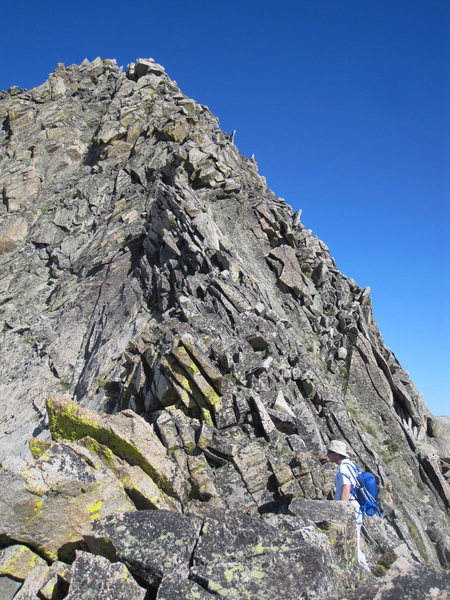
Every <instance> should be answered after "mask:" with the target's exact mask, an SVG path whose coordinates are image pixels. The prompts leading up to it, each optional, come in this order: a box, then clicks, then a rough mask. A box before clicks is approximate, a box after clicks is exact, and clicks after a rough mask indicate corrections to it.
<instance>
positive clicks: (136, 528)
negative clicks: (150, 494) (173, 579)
mask: <svg viewBox="0 0 450 600" xmlns="http://www.w3.org/2000/svg"><path fill="white" fill-rule="evenodd" d="M201 525H202V522H201V521H200V520H199V519H196V518H192V517H186V516H183V515H180V514H178V513H171V512H167V511H139V512H135V513H124V514H121V515H112V516H110V517H108V518H106V519H101V520H99V521H95V522H93V523H92V524H91V526H90V527H89V529H85V531H84V532H83V538H84V541H85V543H86V544H87V546H88V548H89V550H90V551H91V552H95V553H98V554H103V555H104V556H108V557H109V558H111V559H112V560H121V561H122V562H123V563H125V564H126V565H127V566H128V568H129V569H130V570H131V571H132V572H133V573H135V574H136V575H137V576H139V577H140V578H141V579H143V580H144V581H146V582H147V583H148V584H149V585H152V586H157V584H158V583H159V581H160V580H161V578H162V576H163V574H165V573H176V574H177V576H178V577H180V578H183V577H187V575H188V571H189V563H190V560H191V556H192V552H193V549H194V547H195V544H196V543H197V539H198V536H199V534H200V528H201Z"/></svg>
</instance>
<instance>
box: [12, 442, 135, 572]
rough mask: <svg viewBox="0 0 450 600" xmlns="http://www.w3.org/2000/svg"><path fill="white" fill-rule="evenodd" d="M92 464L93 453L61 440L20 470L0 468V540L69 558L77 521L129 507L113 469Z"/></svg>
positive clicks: (76, 540)
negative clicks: (22, 544) (0, 491)
mask: <svg viewBox="0 0 450 600" xmlns="http://www.w3.org/2000/svg"><path fill="white" fill-rule="evenodd" d="M92 465H95V455H92V454H91V453H90V452H89V451H88V450H86V449H85V448H77V447H76V445H74V444H70V443H64V442H62V443H54V444H52V445H51V447H50V448H49V449H48V450H47V452H46V453H44V455H42V456H41V457H40V458H39V460H38V461H36V462H35V463H34V464H30V465H29V468H27V469H25V470H24V471H23V472H22V473H21V474H18V473H14V472H12V471H3V472H0V486H1V489H2V490H3V491H2V494H1V495H0V542H1V543H5V542H6V543H8V542H11V541H15V542H22V543H24V544H27V545H29V546H30V547H32V548H34V549H36V550H37V551H38V552H39V553H40V554H41V555H43V556H45V558H47V559H48V560H51V561H54V560H56V559H57V558H58V556H59V557H60V558H62V559H66V558H71V554H72V552H73V548H74V545H76V544H78V543H79V542H80V541H81V536H80V534H79V533H78V528H79V526H80V525H82V524H83V523H86V522H87V523H89V522H90V521H91V520H94V519H96V518H101V517H105V516H106V515H109V514H113V513H117V512H123V511H130V510H133V509H134V506H133V504H132V503H131V501H130V500H129V499H128V497H127V495H126V493H125V491H124V489H123V486H122V485H121V484H120V482H119V481H118V480H117V479H116V477H115V476H114V475H113V474H112V472H111V471H107V470H104V471H103V470H101V469H96V468H94V467H93V466H92Z"/></svg>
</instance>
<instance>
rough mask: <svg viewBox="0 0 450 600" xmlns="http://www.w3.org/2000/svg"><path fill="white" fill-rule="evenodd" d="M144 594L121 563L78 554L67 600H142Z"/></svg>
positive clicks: (142, 589)
mask: <svg viewBox="0 0 450 600" xmlns="http://www.w3.org/2000/svg"><path fill="white" fill-rule="evenodd" d="M146 593H147V591H146V590H145V589H144V588H141V587H140V586H139V585H138V584H137V583H136V581H134V579H133V577H132V576H131V574H130V572H129V571H128V569H127V568H126V566H125V565H123V564H122V563H120V562H116V563H111V562H110V561H109V560H108V559H106V558H103V557H102V556H93V555H92V554H89V553H88V552H80V551H77V553H76V558H75V562H74V563H73V566H72V580H71V583H70V588H69V595H68V596H66V600H99V599H100V598H101V599H102V600H144V598H145V595H146Z"/></svg>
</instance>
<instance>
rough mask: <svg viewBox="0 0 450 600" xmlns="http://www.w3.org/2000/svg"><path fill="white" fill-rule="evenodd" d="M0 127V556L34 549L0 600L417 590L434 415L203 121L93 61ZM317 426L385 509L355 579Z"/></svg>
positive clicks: (358, 307) (157, 84)
mask: <svg viewBox="0 0 450 600" xmlns="http://www.w3.org/2000/svg"><path fill="white" fill-rule="evenodd" d="M0 120H1V122H2V129H1V130H0V146H1V149H2V152H1V153H0V195H1V197H2V200H3V202H2V204H1V206H0V265H1V273H2V277H1V279H0V306H1V316H0V320H1V322H0V323H1V329H2V331H1V336H2V363H1V365H0V381H1V392H2V398H3V402H2V409H1V411H0V419H1V423H2V429H1V432H0V461H1V464H2V471H1V473H0V478H1V481H2V484H3V487H4V489H6V490H7V492H6V494H4V498H3V500H1V501H0V542H1V544H2V545H3V546H5V550H3V552H13V550H11V548H16V546H17V545H18V544H25V545H26V547H27V548H28V551H30V552H31V551H34V552H35V553H37V554H38V555H39V556H40V557H41V559H45V561H46V562H45V564H36V565H35V566H34V567H33V569H32V570H31V571H30V572H27V573H25V572H24V573H22V574H21V575H20V577H17V576H14V575H12V574H11V573H9V572H2V571H1V570H0V590H5V591H4V595H5V598H9V597H11V598H12V597H13V596H14V593H15V592H16V591H17V588H18V582H19V584H20V585H21V586H22V587H21V589H20V592H19V594H22V596H23V597H24V598H25V597H27V596H26V594H28V595H29V596H30V597H35V596H36V594H40V596H41V597H44V598H46V597H49V598H52V595H51V594H53V591H50V592H49V591H46V590H50V589H52V590H56V591H57V593H58V594H59V597H61V598H63V597H65V596H66V595H67V594H69V595H68V596H67V597H68V598H72V597H80V598H81V597H86V598H91V597H95V596H92V595H91V596H89V595H86V596H83V595H82V594H83V592H82V591H81V590H82V588H83V586H84V585H85V583H86V582H87V583H86V585H91V584H90V583H89V581H90V580H89V578H90V577H91V579H92V578H93V577H95V573H96V572H102V573H105V575H104V578H103V579H104V581H103V580H102V582H99V581H97V582H96V583H95V584H94V581H92V585H93V588H92V589H94V590H96V591H95V592H93V593H94V594H97V596H98V595H102V597H105V598H108V597H122V596H123V597H125V595H128V596H131V595H132V594H135V597H142V596H140V595H139V594H141V590H147V592H142V593H147V594H150V596H148V597H152V598H153V597H155V598H160V599H163V598H164V599H166V600H175V599H177V598H180V599H181V598H208V597H211V596H212V595H216V596H224V597H225V596H226V597H228V598H234V597H236V598H249V599H250V598H252V599H253V598H255V599H256V598H265V597H266V596H267V593H268V592H267V590H270V593H269V595H275V594H276V593H278V595H279V596H280V597H282V598H286V599H290V598H298V597H304V598H325V597H329V598H332V597H333V595H334V594H337V593H340V592H342V593H343V594H345V595H346V596H347V597H351V598H354V599H357V598H361V600H362V599H363V598H366V597H369V595H370V594H372V595H373V594H374V593H375V592H374V590H375V591H376V590H379V594H380V597H383V598H388V597H389V596H388V594H389V593H390V592H389V591H383V590H391V589H397V590H401V595H403V596H402V597H405V598H407V597H409V596H408V595H407V594H408V593H409V592H408V589H407V588H408V586H409V587H411V586H413V587H414V585H415V584H414V583H413V582H415V581H416V579H417V578H422V574H423V578H422V579H423V580H424V581H425V583H426V584H427V585H428V583H429V584H430V587H429V588H427V589H425V587H424V588H423V589H422V591H421V592H420V593H421V594H422V596H421V597H423V598H426V597H430V598H431V597H436V598H439V597H440V596H439V595H435V596H432V592H430V591H429V590H430V589H432V587H433V586H435V587H436V590H437V592H436V594H441V597H442V598H443V597H444V595H443V594H445V586H446V581H447V580H446V579H445V575H442V574H440V573H439V569H441V568H442V567H445V565H448V562H449V558H450V536H449V529H448V521H447V518H446V514H445V513H446V511H447V510H448V508H449V501H450V492H449V473H450V470H449V469H450V458H449V456H448V454H449V445H450V442H449V440H448V427H447V426H446V424H445V421H444V420H437V419H436V418H435V417H433V416H432V415H431V414H430V413H429V411H428V410H427V408H426V406H425V404H424V402H423V400H422V398H421V396H420V395H419V393H418V392H417V390H416V389H415V387H414V385H413V383H412V382H411V381H410V379H409V377H408V374H407V373H406V372H405V371H404V370H403V369H402V367H401V365H400V364H399V363H398V361H397V359H396V357H395V355H394V354H393V353H392V352H391V351H390V350H389V349H388V348H386V347H385V345H384V343H383V340H382V337H381V335H380V333H379V331H378V328H377V326H376V323H375V321H374V319H373V315H372V311H371V301H370V290H369V289H368V288H366V289H362V288H361V287H359V286H358V285H357V283H356V282H355V281H353V280H352V279H349V278H348V277H346V276H344V275H343V274H342V273H340V272H339V270H338V268H337V266H336V264H335V262H334V260H333V259H332V257H331V255H330V253H329V250H328V248H327V247H326V245H325V244H324V243H323V242H321V241H320V240H318V239H317V238H316V237H315V236H313V235H312V233H311V231H309V230H308V229H306V228H305V227H304V226H303V225H302V224H301V222H300V220H299V214H293V213H292V210H291V208H290V207H289V206H288V205H287V204H286V203H285V201H284V200H282V199H280V198H277V197H276V196H275V195H274V194H273V193H272V192H271V191H270V190H269V189H268V188H267V186H266V182H265V180H264V178H263V177H261V176H260V175H259V174H258V170H257V165H256V163H255V161H254V159H247V158H246V157H244V156H242V155H241V154H239V152H238V150H237V149H236V147H235V146H234V144H233V141H232V139H231V138H232V136H228V135H227V134H225V133H224V132H222V131H221V130H220V128H219V124H218V121H217V119H216V118H215V117H214V116H213V115H211V113H210V112H209V110H208V109H207V107H205V106H203V105H200V104H198V103H196V102H195V101H193V100H191V99H189V98H187V97H186V96H184V95H183V94H182V93H181V91H180V90H179V89H178V87H177V85H176V84H175V82H173V81H171V80H170V79H169V78H168V76H167V75H166V74H165V71H164V69H163V68H162V67H161V66H160V65H158V64H156V63H155V62H154V61H152V60H150V59H148V60H147V59H140V60H138V61H137V62H136V63H133V64H132V65H130V66H129V68H128V70H127V71H126V72H123V71H122V69H120V68H119V67H117V65H116V63H115V61H111V60H105V61H101V60H100V59H96V60H95V61H94V62H92V63H90V62H88V61H85V62H84V63H83V64H82V65H80V66H76V65H72V66H70V67H67V68H66V67H64V65H59V66H58V68H57V69H56V71H55V72H54V73H52V74H51V75H50V76H49V79H48V81H47V82H45V83H44V84H43V85H42V86H39V87H38V88H35V89H33V90H19V89H17V88H11V89H10V90H9V91H7V92H1V93H0ZM332 438H340V439H345V440H346V441H347V443H348V444H349V446H350V448H351V449H352V453H353V456H354V458H355V459H356V460H357V461H358V462H359V463H360V464H361V465H362V466H364V467H365V468H368V469H370V470H371V471H372V472H373V473H374V474H375V475H376V476H377V477H378V479H379V482H380V485H381V488H382V495H383V503H384V506H385V508H386V512H387V515H386V517H385V519H383V520H380V519H378V518H376V517H375V518H373V519H370V520H367V522H366V524H365V530H364V534H365V536H364V537H365V539H364V545H365V550H366V553H367V556H368V558H369V562H370V563H371V565H372V566H373V570H374V573H376V574H377V575H379V576H380V575H382V576H383V577H381V578H380V577H369V578H368V579H365V580H364V581H362V582H361V585H359V587H358V584H359V583H360V581H361V577H362V574H361V573H359V571H358V569H357V567H356V566H355V564H354V562H353V561H352V557H353V556H354V544H355V540H354V537H353V536H354V531H353V529H352V525H351V519H350V521H349V520H348V518H349V515H348V514H347V515H346V512H345V509H346V507H343V506H342V505H341V504H340V503H336V502H333V501H330V498H331V492H332V488H333V481H334V472H333V469H332V468H331V466H330V465H329V464H328V463H327V462H326V460H325V454H324V450H325V447H326V444H327V442H328V441H329V440H330V439H332ZM29 440H31V441H30V444H29V443H28V442H29ZM350 517H351V515H350ZM143 523H145V524H146V525H145V527H144V526H143ZM237 531H239V532H240V533H241V534H242V535H241V537H240V536H239V535H237V533H236V532H237ZM124 532H125V533H126V535H125V534H124ZM181 532H183V535H181ZM105 537H107V538H108V542H107V543H106V542H105V539H104V538H105ZM162 540H165V542H164V543H162ZM170 540H172V542H171V541H170ZM175 540H177V542H176V543H175ZM166 542H167V544H166V546H165V545H164V544H165V543H166ZM21 547H25V546H21ZM141 547H142V552H141V550H140V548H141ZM150 548H154V551H153V552H152V551H150V550H149V549H150ZM261 548H263V550H262V551H261V552H260V551H259V550H260V549H261ZM14 551H15V550H14ZM158 552H160V553H161V554H160V555H159V554H158ZM95 554H101V555H102V556H98V557H95V556H94V555H95ZM156 556H159V558H158V559H155V557H156ZM57 559H59V561H61V560H62V561H64V567H61V564H62V563H61V562H59V561H58V560H57ZM117 559H118V560H119V561H120V562H121V563H123V564H122V565H120V564H117V563H113V564H110V563H108V562H105V561H108V560H109V561H111V560H117ZM73 561H74V562H73ZM72 562H73V564H70V563H72ZM50 563H51V564H50ZM426 563H428V566H426ZM0 564H2V563H1V559H0ZM224 564H225V565H226V569H224V568H223V565H224ZM392 564H394V567H392V568H390V567H391V565H392ZM55 565H56V566H55ZM114 565H115V566H114ZM127 569H128V570H127ZM386 571H387V574H385V573H386ZM90 573H92V576H91V575H90ZM300 573H301V576H300V575H299V574H300ZM129 577H130V578H135V579H136V581H134V580H130V581H128V578H129ZM71 578H72V579H71ZM125 580H126V581H125ZM23 581H24V583H23V585H22V582H23ZM49 582H50V583H49ZM108 582H109V583H108ZM1 586H3V588H2V587H1ZM46 586H47V587H46ZM52 586H53V587H52ZM95 586H97V587H95ZM102 586H103V587H102ZM383 586H384V587H383ZM355 588H356V589H355ZM27 590H29V591H27ZM130 590H134V591H130ZM352 590H353V591H352ZM55 593H56V592H55ZM377 593H378V592H377ZM398 593H399V594H400V592H398ZM428 593H429V594H431V595H429V596H427V595H426V594H428ZM433 593H434V592H433ZM8 594H9V596H8ZM33 594H34V596H33ZM46 594H47V596H46ZM108 594H109V595H110V596H108ZM350 594H353V595H352V596H350ZM383 594H384V595H383ZM16 597H19V596H16ZM411 597H412V596H411ZM416 597H417V596H416Z"/></svg>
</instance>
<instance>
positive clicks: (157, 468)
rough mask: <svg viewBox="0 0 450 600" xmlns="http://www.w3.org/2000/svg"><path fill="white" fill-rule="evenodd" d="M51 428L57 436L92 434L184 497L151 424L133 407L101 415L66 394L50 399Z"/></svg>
mask: <svg viewBox="0 0 450 600" xmlns="http://www.w3.org/2000/svg"><path fill="white" fill-rule="evenodd" d="M47 410H48V416H49V423H50V431H51V432H52V436H53V437H54V438H55V439H67V440H78V439H80V438H83V437H86V436H90V437H92V438H94V439H95V440H97V441H98V442H100V443H102V444H104V445H106V446H108V448H110V449H111V450H112V451H113V452H114V453H115V454H117V456H119V457H120V458H123V459H124V460H126V461H127V462H129V463H130V464H131V465H137V466H139V467H141V469H142V470H143V471H145V472H146V473H148V475H150V477H152V479H153V480H154V481H155V483H156V484H157V485H158V486H159V487H161V488H162V489H163V490H164V491H166V492H167V493H169V494H171V495H174V496H176V497H177V498H183V497H184V495H185V486H184V482H183V477H182V475H181V473H180V471H179V469H178V467H177V465H176V464H175V463H174V462H173V461H172V460H171V458H170V457H169V455H168V454H167V451H166V449H165V448H164V446H163V445H162V444H161V441H160V440H159V438H158V436H157V435H156V434H155V432H154V429H153V427H152V426H151V425H149V424H148V423H146V422H145V421H144V419H142V417H140V416H139V415H137V414H135V413H134V412H133V411H131V410H128V411H123V412H121V413H118V414H116V415H111V416H107V417H106V416H105V417H104V416H102V415H100V414H99V413H97V412H96V411H93V410H89V409H87V408H82V407H80V406H78V405H77V404H74V403H72V402H70V401H68V400H66V399H64V398H56V397H52V398H49V399H48V400H47Z"/></svg>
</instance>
